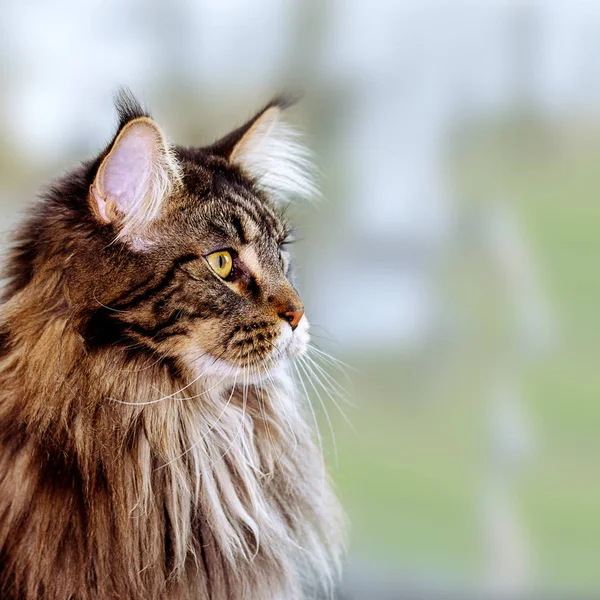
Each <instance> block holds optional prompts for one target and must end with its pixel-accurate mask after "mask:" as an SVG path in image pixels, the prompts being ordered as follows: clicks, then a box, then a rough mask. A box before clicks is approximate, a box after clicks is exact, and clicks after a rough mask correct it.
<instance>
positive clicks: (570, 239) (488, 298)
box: [0, 0, 600, 599]
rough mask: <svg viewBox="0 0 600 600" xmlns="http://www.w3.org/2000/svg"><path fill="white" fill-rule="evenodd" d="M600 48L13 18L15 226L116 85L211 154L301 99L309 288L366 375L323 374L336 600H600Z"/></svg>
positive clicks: (123, 14) (220, 10) (258, 5)
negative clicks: (310, 175)
mask: <svg viewBox="0 0 600 600" xmlns="http://www.w3.org/2000/svg"><path fill="white" fill-rule="evenodd" d="M599 39H600V3H598V2H585V3H584V2H569V1H568V0H562V1H561V0H549V1H547V2H543V3H542V2H526V1H523V2H508V1H495V0H490V1H489V2H474V1H473V2H458V1H451V2H416V1H412V2H411V1H408V0H406V1H402V0H399V1H396V2H394V1H384V0H376V1H373V2H366V1H364V2H360V1H358V0H351V1H350V0H349V1H341V0H337V1H326V2H320V1H317V0H306V1H302V2H301V1H300V0H281V1H278V0H263V1H261V2H241V0H239V1H234V0H223V1H217V0H214V1H212V2H211V1H208V0H203V1H192V0H189V1H182V2H178V3H171V4H166V3H165V4H160V3H154V2H141V1H135V0H134V1H127V2H117V0H109V1H105V2H91V3H78V2H75V1H74V0H60V1H57V2H53V3H48V4H44V3H42V2H33V3H27V4H25V3H19V2H16V0H9V1H8V2H4V3H3V4H2V6H1V7H0V44H1V47H2V67H3V68H2V78H3V85H2V86H1V89H0V133H1V135H0V211H1V212H0V217H1V219H2V229H3V231H5V232H8V231H9V230H10V228H11V227H12V225H13V224H14V222H15V220H16V218H17V216H18V214H19V211H22V210H23V209H24V208H25V207H26V206H27V203H28V201H29V200H30V199H31V198H33V196H34V195H35V193H36V190H37V189H38V188H39V185H40V183H42V182H45V181H48V180H49V179H50V178H51V177H52V176H54V175H56V174H58V173H60V172H62V171H63V170H65V169H67V168H68V167H69V166H70V165H72V164H73V163H74V162H76V161H78V160H81V159H84V158H87V157H89V156H91V155H93V154H94V153H96V152H97V151H98V150H99V149H100V148H102V146H103V144H104V143H105V142H106V140H107V139H109V137H110V135H111V132H112V128H113V126H114V123H115V118H114V114H113V112H112V105H111V96H112V94H113V92H114V91H115V89H116V88H117V87H118V86H119V85H123V84H125V85H128V86H130V87H131V88H132V89H133V91H134V92H135V93H137V94H138V95H139V96H140V97H141V98H142V99H143V100H144V101H145V102H146V104H147V105H148V106H149V107H150V108H151V110H152V112H153V114H154V116H155V117H156V118H157V120H158V121H159V122H160V123H161V124H163V126H164V127H165V129H166V130H167V132H168V133H169V134H170V135H171V137H172V138H173V139H174V140H175V141H177V142H178V143H182V144H196V145H201V144H206V143H209V142H210V141H212V140H213V139H214V138H216V137H217V136H218V135H220V134H222V133H224V132H226V131H228V130H229V129H230V128H232V127H233V126H236V125H237V124H239V123H241V122H242V121H243V120H245V118H247V117H248V116H249V115H250V114H252V112H253V111H254V110H255V109H256V108H257V107H259V106H261V105H262V104H263V103H264V102H265V101H266V100H268V99H269V97H270V96H272V95H274V94H275V93H277V92H279V91H281V90H291V91H294V92H295V91H297V90H302V91H303V92H304V99H303V101H302V102H301V103H300V104H299V105H298V106H297V107H295V108H293V109H292V111H291V113H290V120H291V121H292V122H294V123H296V124H297V125H298V126H299V127H300V128H301V129H303V130H304V131H305V132H306V140H307V143H308V145H309V146H310V147H311V148H312V149H313V150H314V152H315V159H316V163H317V166H318V170H319V172H320V184H321V188H322V189H323V196H324V198H323V200H321V201H320V202H318V203H315V204H306V205H302V206H294V207H292V209H291V213H292V214H293V215H294V218H295V219H296V221H297V223H298V230H297V231H298V237H299V238H300V240H301V241H299V242H298V243H297V244H296V245H295V247H294V253H295V256H296V260H297V262H298V264H299V286H300V289H301V290H302V292H303V296H304V298H305V304H306V306H307V311H308V316H309V318H310V319H311V321H312V322H313V325H314V327H313V333H314V338H313V340H314V342H315V343H316V344H317V345H318V346H319V347H320V348H322V349H323V350H324V351H327V352H328V353H331V354H332V355H333V356H335V357H337V358H339V359H342V360H344V361H345V362H347V363H349V365H350V366H351V367H353V368H352V369H347V370H346V373H345V374H344V373H342V372H341V371H339V370H337V369H335V368H333V369H331V368H329V367H331V364H329V367H328V363H327V361H326V360H325V361H322V364H323V366H324V367H327V368H328V370H329V371H330V372H331V374H332V375H333V376H335V378H336V379H337V380H338V381H339V382H340V384H342V385H344V387H346V388H347V389H348V392H349V395H350V396H351V398H352V401H353V403H354V404H355V406H349V405H347V404H345V403H344V402H343V401H341V400H340V401H339V402H340V406H341V407H342V408H343V410H344V412H345V413H346V415H347V417H348V419H349V420H350V421H351V422H352V424H353V426H354V429H355V430H356V431H353V430H352V429H351V428H350V427H349V426H348V424H347V423H346V422H345V420H344V418H343V417H342V416H341V415H340V412H339V411H338V409H337V408H336V406H335V405H334V403H333V402H332V401H331V400H330V399H329V398H328V397H327V394H326V393H325V392H324V391H322V390H321V392H320V393H321V396H322V399H323V400H324V404H325V406H326V408H327V411H328V413H329V416H330V420H331V422H332V429H333V435H332V433H331V431H330V427H329V424H328V421H327V418H326V417H325V415H324V413H323V409H322V408H321V405H320V401H319V399H318V398H317V397H316V396H315V397H314V398H312V400H313V402H314V404H315V408H316V410H317V412H318V415H319V419H320V423H321V432H322V436H323V440H324V445H325V448H326V452H327V461H328V463H329V466H330V469H331V472H332V475H333V478H334V481H335V483H336V486H337V488H338V490H339V494H340V496H341V498H342V501H343V504H344V506H345V507H346V510H347V512H348V515H349V519H350V522H351V531H352V533H351V547H350V554H349V559H348V566H347V568H346V575H345V580H344V584H343V586H342V587H343V589H344V591H343V593H344V594H345V595H346V597H348V598H374V599H376V598H378V597H379V596H378V594H381V597H384V595H383V594H387V596H385V597H392V598H393V597H402V596H403V595H410V593H411V592H414V590H415V589H418V590H419V591H420V592H422V594H423V597H426V596H427V593H429V594H430V595H436V594H439V593H441V594H443V593H447V592H450V591H454V592H456V591H457V590H460V591H463V592H465V591H466V590H469V591H473V590H475V591H477V592H478V593H481V594H485V593H486V592H488V593H504V594H510V593H515V594H521V593H527V592H530V591H539V592H546V591H547V592H555V593H556V592H560V593H561V594H563V595H564V596H565V597H573V595H574V594H576V593H578V592H581V593H583V592H590V591H596V592H597V591H598V590H600V571H599V570H598V568H597V564H598V560H599V559H600V477H599V476H600V435H599V431H600V404H599V403H598V401H597V396H598V393H599V392H600V368H599V367H600V316H599V315H600V311H599V310H598V308H597V307H598V306H600V283H598V282H599V279H598V277H597V276H596V272H595V269H596V268H597V264H598V263H599V261H600V236H599V235H598V233H599V232H600V208H599V207H600V203H598V201H597V196H598V194H599V192H600V43H599V42H598V40H599ZM3 239H4V244H5V245H7V244H8V239H9V238H8V235H7V234H5V235H4V238H3ZM354 369H356V371H355V370H354ZM309 389H312V388H310V386H309ZM335 446H337V452H335ZM465 593H466V592H465ZM436 597H437V596H436Z"/></svg>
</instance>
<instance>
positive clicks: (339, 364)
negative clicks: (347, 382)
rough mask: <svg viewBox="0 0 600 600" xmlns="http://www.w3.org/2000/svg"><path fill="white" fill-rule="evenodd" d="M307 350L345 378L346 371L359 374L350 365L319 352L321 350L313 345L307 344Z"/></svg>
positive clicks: (358, 371)
mask: <svg viewBox="0 0 600 600" xmlns="http://www.w3.org/2000/svg"><path fill="white" fill-rule="evenodd" d="M307 348H308V349H309V350H311V351H312V352H316V353H317V354H318V355H319V356H321V357H323V360H325V361H326V362H328V363H330V364H331V365H333V366H335V367H336V368H338V369H339V370H340V371H341V372H342V373H343V374H344V375H345V376H346V377H347V376H348V375H347V373H346V372H345V370H346V369H348V370H350V371H354V372H355V373H359V374H360V370H359V369H357V368H356V367H353V366H352V365H349V364H348V363H345V362H344V361H342V360H340V359H339V358H335V357H334V356H331V354H328V353H327V352H324V351H323V350H321V348H318V347H317V346H315V345H314V344H310V343H309V344H308V345H307Z"/></svg>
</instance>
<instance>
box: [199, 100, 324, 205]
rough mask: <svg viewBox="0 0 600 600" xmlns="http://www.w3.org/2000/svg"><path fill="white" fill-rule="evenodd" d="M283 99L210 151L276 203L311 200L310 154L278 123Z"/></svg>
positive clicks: (289, 128)
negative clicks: (238, 171) (239, 170)
mask: <svg viewBox="0 0 600 600" xmlns="http://www.w3.org/2000/svg"><path fill="white" fill-rule="evenodd" d="M289 104H290V103H289V102H288V101H286V100H285V99H282V98H280V99H276V100H274V101H273V102H271V103H270V104H269V105H267V107H266V108H264V109H263V110H262V111H261V112H259V113H258V114H257V115H256V116H255V117H254V118H253V119H251V120H250V121H248V123H246V124H245V125H243V126H242V127H240V128H239V129H236V130H235V131H234V132H232V133H230V134H229V135H228V136H226V137H224V138H223V139H222V140H220V141H219V142H217V143H216V144H214V145H213V146H212V147H211V148H210V150H211V151H213V152H214V153H216V154H220V155H222V156H225V157H226V158H227V159H228V160H229V162H231V163H232V164H235V165H238V166H239V167H240V168H241V169H242V170H243V171H244V172H245V173H246V174H247V175H249V176H250V177H251V178H252V179H254V180H255V182H256V184H257V185H258V186H259V187H260V188H261V189H263V190H264V191H265V192H267V193H268V194H270V195H272V196H273V197H274V198H275V199H276V200H289V199H294V198H315V197H318V195H319V191H318V189H317V186H316V184H315V181H314V176H313V174H314V166H313V162H312V160H311V159H312V156H311V153H310V151H309V150H308V149H307V148H306V147H305V146H304V145H302V143H301V136H300V134H299V133H298V132H297V131H296V130H295V129H294V128H293V127H292V126H291V125H289V124H288V123H286V122H285V121H283V120H282V118H281V116H282V109H284V108H286V107H287V106H289Z"/></svg>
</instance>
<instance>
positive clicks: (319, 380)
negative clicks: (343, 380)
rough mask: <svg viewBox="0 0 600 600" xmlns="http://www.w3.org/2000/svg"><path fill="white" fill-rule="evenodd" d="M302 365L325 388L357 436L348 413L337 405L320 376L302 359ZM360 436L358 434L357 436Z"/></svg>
mask: <svg viewBox="0 0 600 600" xmlns="http://www.w3.org/2000/svg"><path fill="white" fill-rule="evenodd" d="M300 365H301V366H302V365H304V368H305V369H307V371H308V372H309V373H310V374H311V375H312V376H313V377H314V379H315V380H316V381H317V383H318V384H319V385H320V386H321V387H322V388H323V390H324V391H325V393H326V394H327V395H328V396H329V398H330V399H331V401H332V402H333V404H334V405H335V407H336V408H337V409H338V411H339V412H340V414H341V415H342V417H343V418H344V421H346V423H347V424H348V426H349V427H350V429H351V430H352V431H353V432H354V433H355V434H357V431H356V429H355V428H354V425H352V422H351V421H350V419H349V418H348V417H347V416H346V413H345V412H344V411H343V410H342V407H341V406H340V405H339V404H338V403H337V401H336V399H335V398H334V397H333V396H332V395H331V393H330V391H329V389H328V388H327V387H326V386H325V385H323V382H322V381H321V379H320V378H319V377H318V375H317V374H316V373H315V372H314V371H313V369H311V367H310V365H309V364H308V363H307V362H305V361H304V360H303V359H302V357H300ZM357 435H358V434H357Z"/></svg>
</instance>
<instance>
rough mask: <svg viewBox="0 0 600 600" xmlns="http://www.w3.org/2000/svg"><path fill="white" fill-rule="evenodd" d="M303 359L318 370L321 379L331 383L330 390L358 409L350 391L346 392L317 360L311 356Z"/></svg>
mask: <svg viewBox="0 0 600 600" xmlns="http://www.w3.org/2000/svg"><path fill="white" fill-rule="evenodd" d="M302 359H303V360H307V361H308V362H309V363H310V364H311V365H312V366H313V367H314V368H315V369H317V371H318V372H319V373H320V374H321V377H323V378H325V381H327V382H328V383H329V385H330V388H329V389H330V390H331V391H332V392H333V393H335V394H337V396H338V397H339V399H340V400H342V401H343V402H345V403H346V404H348V406H351V407H352V408H358V407H357V406H356V404H354V403H353V402H352V400H350V393H349V392H348V390H346V388H344V386H343V385H341V384H340V383H339V382H337V381H336V380H335V379H334V378H333V377H332V376H331V375H330V374H329V373H328V372H327V371H326V370H325V369H324V368H323V367H321V365H320V364H319V363H318V362H317V361H316V360H314V359H313V358H311V356H310V355H309V354H305V355H304V356H303V357H302ZM322 384H323V382H321V385H322Z"/></svg>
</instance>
